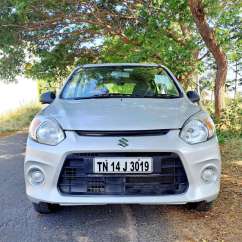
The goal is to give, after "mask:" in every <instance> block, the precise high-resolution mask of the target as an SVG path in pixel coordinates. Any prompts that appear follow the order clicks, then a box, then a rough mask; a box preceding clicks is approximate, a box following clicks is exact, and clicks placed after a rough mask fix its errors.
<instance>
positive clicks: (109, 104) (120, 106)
mask: <svg viewBox="0 0 242 242" xmlns="http://www.w3.org/2000/svg"><path fill="white" fill-rule="evenodd" d="M199 110H200V108H199V107H198V106H197V105H194V104H192V103H191V102H190V101H188V100H187V99H186V98H175V99H150V98H142V99H141V98H123V99H120V98H107V99H105V98H104V99H82V100H62V99H56V100H55V101H54V102H53V103H52V104H50V105H49V106H48V107H47V108H45V109H44V110H43V111H42V112H41V114H40V115H44V116H45V117H51V118H54V119H56V120H57V121H58V122H59V123H60V125H61V126H62V128H63V129H64V130H87V131H90V130H93V131H97V130H98V131H119V130H120V131H123V130H125V131H129V130H154V129H179V128H181V127H182V125H183V124H184V122H185V121H186V120H187V119H188V118H189V117H190V116H191V115H193V114H194V113H196V112H198V111H199Z"/></svg>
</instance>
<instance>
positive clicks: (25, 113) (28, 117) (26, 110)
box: [0, 103, 41, 136]
mask: <svg viewBox="0 0 242 242" xmlns="http://www.w3.org/2000/svg"><path fill="white" fill-rule="evenodd" d="M40 108H41V106H40V104H38V103H31V104H27V105H24V106H21V107H19V108H17V109H16V110H14V111H11V112H8V113H5V114H3V115H0V136H3V135H9V134H11V133H13V132H15V131H20V130H23V129H24V128H27V127H28V126H29V124H30V122H31V121H32V119H33V117H34V116H35V114H36V113H37V112H38V111H39V110H40Z"/></svg>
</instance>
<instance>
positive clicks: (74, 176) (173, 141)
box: [24, 64, 221, 213]
mask: <svg viewBox="0 0 242 242" xmlns="http://www.w3.org/2000/svg"><path fill="white" fill-rule="evenodd" d="M40 101H41V102H42V103H45V104H46V103H47V104H49V105H48V106H47V107H46V108H44V109H43V110H42V111H41V112H40V113H38V114H37V115H36V117H35V118H34V120H33V121H32V123H31V126H30V130H29V137H28V142H27V149H26V158H25V163H24V172H25V180H26V193H27V196H28V198H29V199H30V200H31V201H32V202H33V205H34V208H35V210H36V211H38V212H40V213H49V212H51V211H53V210H54V209H55V208H56V207H57V206H59V205H68V206H69V205H91V204H93V205H96V204H98V205H99V204H191V205H192V207H194V208H198V209H200V210H201V209H204V210H205V209H207V208H209V207H210V205H211V202H212V201H213V200H214V199H216V197H217V195H218V193H219V189H220V173H221V159H220V151H219V146H218V141H217V137H216V134H215V129H214V124H213V121H212V120H211V118H210V117H209V115H208V114H207V113H206V112H205V111H203V110H202V109H201V107H200V106H199V105H198V102H199V96H198V95H197V93H196V92H193V91H189V92H188V93H185V92H184V91H183V89H182V87H181V86H180V84H179V82H178V81H177V80H176V78H175V77H174V75H173V74H172V73H171V72H170V71H169V70H168V69H167V68H166V67H164V66H162V65H157V64H96V65H95V64H89V65H83V66H80V67H78V68H76V69H75V70H74V71H73V72H72V74H71V75H70V76H69V78H68V79H67V81H66V83H65V85H64V86H63V88H62V89H61V90H60V92H59V93H58V94H57V95H55V93H53V92H48V93H45V94H43V95H42V96H41V98H40Z"/></svg>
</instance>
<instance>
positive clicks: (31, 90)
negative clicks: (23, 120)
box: [0, 76, 38, 115]
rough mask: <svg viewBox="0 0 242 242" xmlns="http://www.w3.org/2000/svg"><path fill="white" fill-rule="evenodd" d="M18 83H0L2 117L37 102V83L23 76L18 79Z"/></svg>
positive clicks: (0, 111)
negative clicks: (20, 107)
mask: <svg viewBox="0 0 242 242" xmlns="http://www.w3.org/2000/svg"><path fill="white" fill-rule="evenodd" d="M17 81H18V82H17V83H10V84H4V83H3V82H1V81H0V115H1V114H3V113H6V112H9V111H11V110H14V109H16V108H17V107H19V106H21V105H24V104H28V103H31V102H36V101H37V99H38V95H37V82H36V81H34V80H32V79H27V78H24V77H21V76H20V77H17Z"/></svg>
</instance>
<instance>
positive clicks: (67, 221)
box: [0, 133, 176, 242]
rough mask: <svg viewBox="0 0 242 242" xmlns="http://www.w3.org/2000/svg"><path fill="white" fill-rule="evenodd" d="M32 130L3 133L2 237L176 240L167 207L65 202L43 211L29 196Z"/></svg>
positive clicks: (6, 240) (27, 241)
mask: <svg viewBox="0 0 242 242" xmlns="http://www.w3.org/2000/svg"><path fill="white" fill-rule="evenodd" d="M25 143H26V134H21V133H19V134H16V135H13V136H10V137H5V138H0V241H1V242H32V241H33V242H39V241H48V242H49V241H57V242H61V241H68V242H89V241H90V242H91V241H98V242H101V241H104V242H109V241H113V242H119V241H123V242H128V241H132V242H138V241H139V242H141V241H148V242H151V241H174V240H175V239H176V235H175V234H174V231H173V228H172V224H170V223H169V220H168V218H169V215H168V214H167V213H166V211H165V210H166V209H165V207H164V206H140V205H131V206H129V205H120V206H119V205H115V206H111V205H107V206H82V207H64V208H62V209H61V210H60V211H59V212H57V213H55V214H50V215H39V214H37V213H36V212H35V211H34V210H33V209H32V205H31V203H30V202H29V201H28V199H27V198H26V196H25V191H24V178H23V160H24V151H25Z"/></svg>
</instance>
